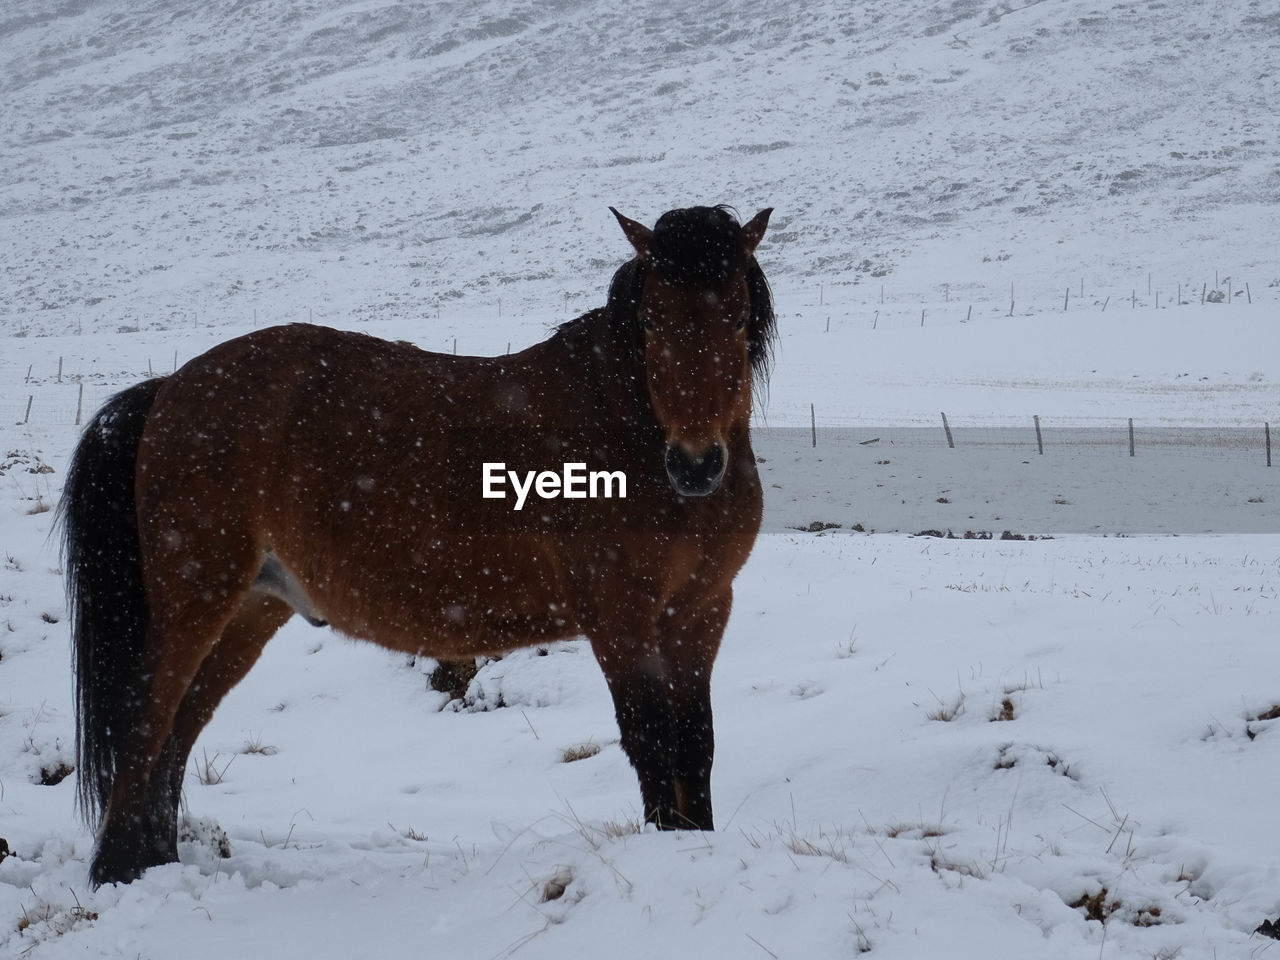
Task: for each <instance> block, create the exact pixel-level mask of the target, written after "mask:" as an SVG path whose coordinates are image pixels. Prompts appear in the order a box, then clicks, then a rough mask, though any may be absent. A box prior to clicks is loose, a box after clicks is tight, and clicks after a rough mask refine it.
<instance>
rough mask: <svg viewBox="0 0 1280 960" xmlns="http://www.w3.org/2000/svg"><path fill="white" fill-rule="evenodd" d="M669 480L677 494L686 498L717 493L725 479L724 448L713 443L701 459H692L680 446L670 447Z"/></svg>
mask: <svg viewBox="0 0 1280 960" xmlns="http://www.w3.org/2000/svg"><path fill="white" fill-rule="evenodd" d="M666 467H667V478H668V479H669V480H670V481H671V486H672V487H673V488H674V489H675V491H676V493H678V494H680V495H681V496H685V497H705V496H707V495H708V494H712V493H715V492H716V490H718V489H719V488H720V481H721V480H723V479H724V470H725V457H724V447H723V446H722V445H721V444H719V443H713V444H711V445H710V446H709V447H707V448H706V450H704V451H703V452H702V455H701V456H700V457H697V458H696V459H695V458H691V457H690V456H689V455H688V454H687V453H685V451H684V450H683V449H682V448H681V447H678V446H668V447H667V454H666Z"/></svg>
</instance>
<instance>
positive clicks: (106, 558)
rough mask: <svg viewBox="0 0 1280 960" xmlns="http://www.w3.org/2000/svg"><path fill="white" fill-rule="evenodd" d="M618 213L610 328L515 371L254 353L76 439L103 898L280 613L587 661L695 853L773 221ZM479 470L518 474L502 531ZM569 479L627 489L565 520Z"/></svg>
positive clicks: (429, 651) (551, 344) (745, 480)
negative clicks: (619, 245)
mask: <svg viewBox="0 0 1280 960" xmlns="http://www.w3.org/2000/svg"><path fill="white" fill-rule="evenodd" d="M610 210H611V212H612V213H613V214H614V216H615V217H616V218H617V221H618V223H619V224H620V225H621V227H622V231H623V234H624V235H625V237H626V239H627V240H628V241H629V243H630V245H631V248H632V251H633V254H634V255H633V256H632V257H631V258H630V259H629V260H628V261H627V262H625V263H624V264H623V265H622V266H621V267H620V268H619V269H618V270H617V272H616V273H615V274H614V276H613V279H612V281H611V283H610V285H609V290H608V296H607V301H606V303H605V305H604V306H603V307H599V308H596V309H593V310H591V311H589V312H587V313H585V314H583V315H582V316H580V317H577V318H576V319H573V320H570V321H568V322H566V323H564V324H562V325H561V326H559V327H558V328H557V329H556V330H555V331H554V332H553V333H552V334H551V335H550V336H549V337H548V339H546V340H543V341H542V342H540V343H537V344H535V345H533V346H531V347H529V348H528V349H526V350H523V351H521V352H518V353H515V354H509V355H507V356H500V357H463V356H454V355H445V354H440V353H430V352H426V351H423V350H420V349H418V348H417V347H415V346H413V345H412V344H409V343H405V342H389V341H385V340H380V339H375V338H373V337H370V336H366V335H363V334H359V333H352V332H344V331H339V330H335V329H329V328H325V327H320V326H313V325H309V324H295V325H286V326H278V327H272V328H269V329H264V330H258V331H255V332H252V333H249V334H247V335H244V336H241V337H238V338H236V339H232V340H228V341H226V342H223V343H221V344H219V345H218V346H215V347H213V348H212V349H210V350H209V351H208V352H206V353H204V354H202V355H201V356H198V357H196V358H195V359H193V360H191V361H190V362H189V363H187V364H186V365H185V366H183V367H182V368H181V369H179V370H177V371H176V372H175V373H173V374H171V375H169V376H166V377H163V378H156V379H150V380H146V381H143V382H140V383H138V384H136V385H134V386H132V387H129V388H127V389H125V390H124V391H122V392H120V393H117V394H115V395H114V396H113V397H111V398H110V399H109V400H108V401H107V402H106V403H105V404H104V406H103V407H102V408H101V409H100V411H99V412H98V413H97V414H96V415H95V417H94V418H93V419H92V420H91V422H90V423H89V424H88V425H87V427H86V428H85V431H84V433H83V435H82V437H81V439H80V441H79V443H78V445H77V447H76V449H75V451H74V454H73V456H72V460H71V463H70V465H69V467H68V472H67V480H66V485H65V488H64V493H63V496H62V499H61V503H60V507H59V517H58V520H59V522H60V523H61V526H62V549H63V559H64V567H65V571H66V578H67V591H68V600H69V608H70V611H71V617H70V619H71V633H72V645H73V650H74V672H75V681H76V696H75V706H76V754H77V761H78V764H77V766H78V773H79V785H78V806H79V807H80V811H81V814H82V816H83V817H84V819H85V821H86V823H87V825H88V826H89V828H90V829H94V830H96V842H95V848H94V852H93V855H92V859H91V862H90V867H89V871H90V879H91V882H92V883H93V885H94V886H95V887H97V886H99V885H101V884H104V883H112V882H129V881H132V880H134V879H136V878H137V877H139V876H140V875H141V874H142V873H143V871H144V870H146V869H147V868H148V867H151V866H155V865H159V864H163V863H171V862H175V861H176V860H177V859H178V853H177V817H178V806H179V803H180V800H181V793H182V781H183V774H184V771H185V769H186V765H187V760H188V756H189V754H190V752H191V749H192V746H193V745H194V743H195V740H196V738H197V736H198V734H199V733H200V731H201V729H202V728H203V727H204V726H205V724H206V723H208V721H209V720H210V718H211V717H212V715H213V712H214V709H215V708H216V707H217V706H218V704H219V702H220V701H221V700H222V699H223V697H224V696H225V695H226V694H227V693H228V692H229V691H230V690H231V689H232V688H233V687H234V686H235V685H236V684H237V683H238V682H239V681H240V680H241V679H242V678H243V677H244V676H245V675H246V674H247V673H248V671H249V670H250V668H251V667H252V666H253V664H254V662H255V661H256V660H257V659H258V657H259V655H260V654H261V652H262V650H263V648H264V646H265V645H266V643H267V641H268V640H269V639H270V638H271V636H272V635H273V634H275V633H276V631H277V630H279V628H280V627H281V626H282V625H283V624H284V623H285V621H287V620H288V619H289V618H290V617H292V616H293V615H294V614H295V613H297V614H300V615H301V616H302V617H304V618H305V619H306V620H307V621H309V622H310V623H311V624H313V625H316V626H324V625H328V626H329V627H331V628H333V629H334V630H336V631H338V632H340V633H342V634H345V635H347V636H348V637H352V638H356V639H359V640H365V641H370V642H373V643H376V644H380V645H382V646H384V647H387V648H389V649H391V650H394V651H402V652H407V653H411V654H422V655H428V656H434V657H438V658H442V659H447V658H453V659H456V658H461V657H472V656H475V655H479V654H488V653H497V652H501V651H505V650H510V649H513V648H516V647H520V646H527V645H535V644H542V643H546V642H549V641H553V640H557V639H565V638H572V637H585V638H586V639H587V640H588V641H589V643H590V646H591V649H592V652H593V653H594V655H595V657H596V659H597V661H598V662H599V664H600V667H601V668H602V671H603V673H604V677H605V680H606V682H607V685H608V688H609V691H610V694H611V696H612V699H613V704H614V708H615V714H616V719H617V723H618V728H619V731H620V733H621V744H622V748H623V750H624V752H625V753H626V756H627V757H628V759H629V761H630V763H631V765H632V766H633V767H634V769H635V773H636V776H637V778H638V780H639V785H640V793H641V800H642V804H643V811H644V818H645V821H646V822H648V823H652V824H655V825H656V826H657V827H658V828H660V829H681V828H687V829H697V830H711V829H713V828H714V825H713V818H712V806H711V783H710V777H711V765H712V758H713V754H714V734H713V728H712V716H711V696H710V680H711V669H712V664H713V661H714V660H715V657H716V653H717V651H718V649H719V646H720V642H721V638H722V636H723V634H724V630H725V624H726V621H727V620H728V618H729V612H730V608H731V605H732V600H733V581H734V578H735V576H736V575H737V573H738V571H739V570H740V569H741V567H742V566H743V564H744V563H745V562H746V560H747V557H748V555H749V554H750V552H751V549H752V545H753V544H754V542H755V539H756V536H757V534H758V532H759V529H760V516H761V506H762V493H761V486H760V480H759V477H758V475H757V472H756V459H755V455H754V453H753V452H752V449H751V439H750V430H749V427H750V416H751V407H752V402H753V394H754V393H755V392H757V391H758V390H759V389H760V388H761V387H762V385H763V384H764V382H765V380H766V378H767V375H768V367H769V363H770V357H771V352H772V347H773V344H774V342H775V340H776V336H777V332H776V322H775V316H774V312H773V306H772V300H771V295H770V290H769V285H768V283H767V281H766V279H765V276H764V273H763V271H762V270H761V268H760V265H759V263H758V262H757V260H756V258H755V250H756V247H757V245H758V244H759V243H760V241H761V239H762V238H763V236H764V233H765V229H766V227H767V225H768V221H769V215H770V212H771V210H770V209H765V210H762V211H761V212H760V213H758V214H757V215H756V216H755V217H753V218H752V219H751V220H750V221H748V222H747V223H745V224H740V223H739V222H738V220H737V218H736V216H734V215H733V213H731V212H730V210H729V208H726V207H691V208H687V209H679V210H671V211H668V212H667V213H665V214H663V215H662V216H661V217H660V218H659V219H658V220H657V222H656V223H655V225H654V227H653V228H649V227H646V226H645V225H643V224H642V223H639V222H637V221H634V220H631V219H628V218H627V217H624V216H623V215H622V214H620V213H618V211H617V210H615V209H613V208H612V207H611V208H610ZM499 466H501V467H503V468H504V469H506V468H511V469H510V473H511V480H512V482H513V483H516V482H519V477H520V476H524V475H526V474H527V476H528V477H529V478H530V479H529V481H528V482H527V483H525V484H524V489H525V491H526V493H536V494H537V495H536V496H532V497H530V498H528V499H527V500H526V502H525V503H524V505H523V508H522V509H519V510H517V509H515V508H514V501H515V498H514V497H507V496H499V495H498V494H502V493H505V492H506V491H505V488H504V487H503V486H502V485H501V484H500V483H499V482H498V480H500V479H501V478H502V476H503V474H502V473H501V472H500V471H499V470H498V467H499ZM571 466H572V467H573V468H574V469H575V470H577V471H578V472H577V473H574V472H572V471H571V470H570V467H571ZM588 468H590V472H591V473H592V474H594V473H597V472H598V473H601V474H607V475H609V476H610V477H614V478H616V477H617V476H618V475H619V474H621V475H622V478H623V480H624V481H625V482H624V483H622V484H615V487H616V488H618V489H614V490H613V491H612V492H613V494H614V495H611V496H596V497H595V498H591V497H589V496H585V495H579V494H583V493H584V491H583V490H582V489H578V487H583V486H585V484H579V485H577V487H575V484H573V483H572V480H573V479H574V478H575V477H576V478H577V479H578V480H582V478H583V477H585V476H587V475H588V474H587V472H586V471H587V469H588ZM558 469H559V470H562V472H563V475H564V480H563V486H562V487H560V488H559V489H560V490H561V492H563V493H564V496H561V497H555V498H554V499H553V498H552V497H551V496H548V495H547V494H548V491H551V492H552V494H554V493H555V490H556V487H555V485H554V484H552V483H550V482H548V483H546V484H544V483H543V481H542V479H541V476H542V474H543V473H546V472H549V471H550V472H554V471H555V470H558ZM535 471H537V472H538V477H539V479H538V486H537V488H536V490H534V488H533V487H532V478H533V476H534V472H535ZM495 478H497V479H495ZM482 480H484V481H485V484H487V485H485V484H482ZM490 481H492V482H490ZM482 487H483V489H482ZM486 494H487V495H486ZM619 494H621V495H619Z"/></svg>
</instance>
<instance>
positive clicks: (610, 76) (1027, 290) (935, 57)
mask: <svg viewBox="0 0 1280 960" xmlns="http://www.w3.org/2000/svg"><path fill="white" fill-rule="evenodd" d="M1013 6H1014V5H1013V4H1011V3H1006V2H999V3H992V2H985V0H984V2H979V0H953V2H938V3H928V2H915V3H911V4H902V3H899V2H896V0H869V2H866V3H860V4H857V5H849V4H842V3H836V2H819V3H812V4H804V5H802V6H798V7H796V8H793V9H792V8H783V7H779V6H778V5H777V4H773V3H766V2H759V0H738V2H732V3H730V2H720V3H713V4H702V5H699V7H698V8H697V9H698V12H697V13H696V14H691V13H690V11H689V8H688V7H687V5H684V4H677V3H672V2H656V3H640V4H630V5H625V6H618V5H616V4H608V3H602V2H596V0H592V2H586V0H583V2H571V0H564V2H556V3H545V4H532V3H526V4H519V5H514V6H513V5H510V4H506V3H500V2H479V3H433V4H430V5H419V4H407V3H379V2H349V3H344V2H336V0H332V2H318V0H311V2H303V0H291V2H284V3H270V4H250V3H241V2H232V0H219V2H211V3H197V2H187V3H174V2H169V0H150V2H146V0H144V2H127V3H126V2H123V0H118V2H103V3H96V4H90V5H83V4H62V3H56V2H54V0H44V2H32V3H24V4H23V5H22V7H21V9H20V10H19V9H17V8H13V9H11V10H10V11H9V12H7V13H6V14H5V15H4V16H3V19H0V44H3V51H4V56H3V57H0V124H2V125H3V127H2V129H3V137H2V138H0V164H2V165H3V168H4V169H5V171H6V176H5V177H4V179H3V182H2V183H0V233H3V235H4V236H5V237H6V238H7V239H6V244H5V246H4V248H3V250H0V304H2V305H3V306H2V307H0V324H2V325H3V328H5V329H10V330H18V329H22V330H31V331H34V332H36V333H41V332H68V331H75V330H80V329H85V330H91V329H104V330H108V331H114V330H115V329H116V328H117V327H118V326H135V325H141V326H143V327H157V326H165V325H185V324H189V323H192V322H197V321H198V322H200V323H202V324H203V323H223V322H248V321H249V320H250V319H251V318H252V317H253V316H254V315H255V313H256V315H257V316H258V317H259V319H260V321H261V322H267V321H276V320H279V319H283V318H286V317H287V318H292V319H298V318H300V317H303V316H309V317H311V316H313V317H315V318H316V319H324V320H325V321H327V322H348V321H353V320H368V319H373V318H404V319H415V320H417V321H419V322H420V323H421V324H422V327H423V329H424V330H430V332H431V334H432V336H433V337H435V343H437V344H445V343H448V342H449V341H450V339H451V338H452V337H453V336H459V337H460V338H461V339H462V340H463V342H464V343H468V342H474V341H473V337H472V331H473V329H474V327H475V325H476V324H481V325H483V326H484V327H486V328H488V327H491V326H494V325H497V326H501V327H502V328H503V330H504V333H507V334H508V335H507V336H504V337H503V338H502V339H503V340H506V339H511V338H512V337H514V338H515V339H516V340H517V341H518V342H525V341H528V340H532V339H536V338H537V330H538V329H540V326H535V327H534V328H532V329H530V328H525V327H520V326H513V325H511V324H497V314H498V313H499V312H500V311H501V312H502V314H503V316H505V317H510V316H511V315H513V314H514V315H517V316H526V315H529V314H530V313H539V312H546V311H563V310H564V309H565V308H568V309H570V310H574V311H577V310H580V309H582V308H585V307H588V306H592V305H594V304H595V303H597V302H598V300H599V297H600V290H601V286H602V279H601V278H602V276H607V273H608V272H609V271H610V270H611V269H612V268H613V266H614V265H615V264H616V261H617V255H618V252H619V250H620V247H619V244H618V238H617V236H616V226H615V225H614V224H613V223H612V220H611V219H610V218H609V217H608V215H607V211H606V209H605V208H606V206H607V205H609V204H614V205H616V206H618V207H619V208H621V209H623V210H624V211H627V212H629V213H631V215H633V216H638V217H642V218H644V219H647V220H651V219H652V218H653V217H654V216H656V215H657V214H658V213H660V212H661V211H662V210H665V209H667V208H669V207H672V206H679V205H687V204H688V203H690V202H729V203H733V204H735V205H737V206H738V207H739V208H740V209H741V210H742V211H743V213H744V214H745V215H749V214H750V213H753V212H754V210H755V209H756V208H758V207H763V206H773V207H775V208H776V209H777V214H776V216H775V218H774V232H773V236H772V239H773V241H774V244H773V247H772V249H770V251H769V253H768V265H769V267H770V273H771V275H772V277H773V278H774V281H775V285H776V286H777V287H778V288H779V289H780V290H782V291H787V290H791V289H796V288H800V287H804V288H806V289H811V288H816V287H817V286H818V285H819V284H824V285H825V286H827V287H831V288H848V287H849V286H851V285H855V284H856V285H859V287H860V288H861V290H862V291H863V293H864V294H865V295H866V296H867V297H868V298H870V297H871V296H873V295H874V296H876V297H878V296H879V292H880V287H881V285H883V286H884V288H885V291H886V296H887V297H888V298H889V300H891V301H898V302H910V303H915V304H919V303H920V302H922V301H933V300H942V299H944V297H947V296H949V297H950V298H951V299H952V300H955V301H959V302H962V303H966V304H967V303H979V304H981V303H993V304H999V305H1001V306H1003V307H1007V305H1008V303H1009V299H1010V298H1009V296H1008V292H1009V288H1010V284H1011V283H1012V284H1013V286H1014V293H1015V297H1014V299H1015V300H1016V301H1018V302H1020V303H1021V307H1020V309H1021V310H1023V311H1027V310H1034V309H1045V308H1049V307H1051V306H1052V305H1053V304H1056V303H1060V302H1061V300H1062V294H1063V291H1064V289H1065V288H1066V287H1067V286H1068V285H1072V286H1074V285H1077V284H1078V283H1079V282H1080V281H1081V280H1084V281H1085V286H1086V291H1085V294H1086V296H1088V297H1089V298H1090V299H1096V300H1098V301H1101V300H1102V299H1103V297H1105V296H1108V295H1109V296H1111V297H1113V299H1115V298H1119V297H1121V296H1128V295H1129V294H1130V293H1131V292H1132V291H1133V290H1134V289H1139V291H1140V293H1141V294H1142V295H1143V297H1144V298H1147V299H1148V300H1149V299H1151V297H1152V296H1153V295H1154V290H1153V291H1152V294H1150V295H1149V294H1148V292H1147V289H1146V288H1147V281H1148V276H1149V275H1152V276H1153V277H1154V281H1155V284H1156V285H1157V286H1162V287H1163V290H1164V296H1165V300H1166V301H1168V300H1170V299H1171V298H1173V297H1174V296H1175V295H1176V287H1177V285H1178V284H1183V285H1184V289H1187V290H1189V289H1190V288H1191V287H1194V288H1195V290H1196V291H1197V293H1198V292H1199V291H1200V290H1201V287H1202V284H1203V283H1206V282H1207V283H1210V285H1212V282H1213V280H1214V278H1215V275H1216V276H1218V277H1219V278H1225V277H1227V276H1229V275H1230V276H1232V277H1233V279H1234V280H1235V281H1237V282H1238V283H1240V284H1243V283H1244V282H1249V283H1250V285H1251V292H1252V294H1254V295H1261V294H1262V292H1263V291H1264V290H1266V289H1267V288H1268V284H1272V283H1274V282H1276V281H1277V280H1278V279H1280V269H1278V268H1277V266H1276V254H1277V251H1276V228H1275V225H1274V217H1273V216H1272V214H1271V210H1270V208H1269V203H1270V202H1271V201H1273V200H1274V199H1275V197H1276V195H1277V192H1278V191H1280V173H1278V168H1277V165H1276V161H1275V147H1276V143H1277V136H1278V135H1280V131H1278V130H1277V120H1276V113H1275V111H1274V109H1273V108H1272V106H1273V104H1274V103H1275V101H1276V97H1277V92H1278V89H1277V88H1278V85H1280V77H1278V76H1277V75H1276V74H1275V72H1274V56H1273V51H1274V48H1275V44H1276V42H1277V38H1278V37H1280V26H1278V25H1277V21H1276V17H1275V14H1274V13H1273V12H1270V6H1269V5H1268V4H1267V3H1265V2H1263V0H1250V2H1241V3H1233V4H1217V5H1214V6H1213V7H1212V8H1206V7H1205V6H1204V5H1203V4H1199V3H1194V2H1185V0H1184V2H1177V3H1145V2H1144V3H1138V2H1132V3H1117V4H1099V3H1096V2H1094V0H1056V2H1039V3H1029V4H1025V5H1023V6H1021V7H1019V8H1017V9H1013ZM1242 289H1243V288H1242ZM1273 294H1274V291H1272V295H1273ZM433 318H435V319H436V321H437V322H435V323H431V322H430V321H431V320H432V319H433ZM476 349H478V348H476Z"/></svg>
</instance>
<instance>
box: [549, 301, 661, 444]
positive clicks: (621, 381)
mask: <svg viewBox="0 0 1280 960" xmlns="http://www.w3.org/2000/svg"><path fill="white" fill-rule="evenodd" d="M613 322H614V321H613V319H612V317H611V316H610V314H609V311H608V310H607V308H600V309H597V310H593V311H591V312H590V313H588V314H586V315H585V316H583V317H581V318H579V320H578V321H575V323H574V324H573V325H572V326H571V327H567V328H562V329H561V330H560V331H559V332H558V333H556V335H555V336H553V337H552V338H551V339H550V340H548V341H545V344H544V345H545V346H546V347H547V348H548V351H549V356H548V357H547V361H548V362H549V363H550V364H552V366H553V369H555V370H556V371H558V372H559V373H560V374H562V375H563V376H564V377H565V379H566V384H567V386H568V388H569V389H570V390H571V391H572V393H573V395H574V399H575V403H574V406H575V407H576V408H578V409H581V410H584V411H585V412H587V413H588V415H589V416H591V417H592V418H593V419H594V418H604V419H606V420H617V421H620V422H625V423H630V424H634V425H636V426H649V425H651V426H653V427H654V428H655V429H656V427H657V421H656V420H655V419H654V416H653V410H652V408H651V407H650V406H649V401H648V398H647V397H646V395H645V392H644V368H643V365H642V364H641V363H640V358H639V356H638V355H637V354H636V352H635V351H634V350H632V349H630V348H629V346H628V345H626V344H624V343H622V339H623V338H620V337H618V335H617V333H616V332H615V331H614V330H613V329H612V328H611V324H612V323H613Z"/></svg>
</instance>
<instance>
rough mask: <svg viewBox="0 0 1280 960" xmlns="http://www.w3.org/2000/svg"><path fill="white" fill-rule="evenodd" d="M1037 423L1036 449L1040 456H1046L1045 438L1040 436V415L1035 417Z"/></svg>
mask: <svg viewBox="0 0 1280 960" xmlns="http://www.w3.org/2000/svg"><path fill="white" fill-rule="evenodd" d="M1035 421H1036V447H1037V448H1038V449H1039V451H1040V456H1042V457H1043V456H1044V437H1042V436H1041V435H1040V415H1039V414H1036V415H1035Z"/></svg>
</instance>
